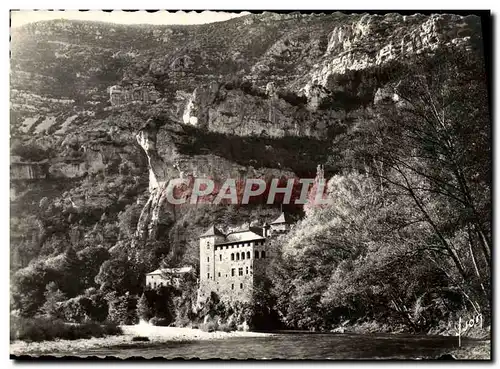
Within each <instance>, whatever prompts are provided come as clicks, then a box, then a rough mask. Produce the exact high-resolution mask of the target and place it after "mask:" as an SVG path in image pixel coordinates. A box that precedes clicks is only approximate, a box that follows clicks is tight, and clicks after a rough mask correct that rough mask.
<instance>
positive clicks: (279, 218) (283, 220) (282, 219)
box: [271, 212, 288, 224]
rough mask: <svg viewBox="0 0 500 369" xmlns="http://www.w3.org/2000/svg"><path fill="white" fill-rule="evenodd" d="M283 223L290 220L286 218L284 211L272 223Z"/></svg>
mask: <svg viewBox="0 0 500 369" xmlns="http://www.w3.org/2000/svg"><path fill="white" fill-rule="evenodd" d="M282 223H288V220H287V219H286V216H285V213H283V212H282V213H281V214H280V216H279V217H278V218H276V219H275V220H274V222H272V223H271V224H282Z"/></svg>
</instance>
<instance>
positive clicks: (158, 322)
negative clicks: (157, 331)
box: [149, 316, 172, 327]
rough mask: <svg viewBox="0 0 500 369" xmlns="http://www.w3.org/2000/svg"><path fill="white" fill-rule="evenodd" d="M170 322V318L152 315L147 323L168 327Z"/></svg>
mask: <svg viewBox="0 0 500 369" xmlns="http://www.w3.org/2000/svg"><path fill="white" fill-rule="evenodd" d="M171 322H172V320H171V319H168V318H158V317H156V316H155V317H153V318H151V319H150V320H149V324H152V325H156V326H159V327H168V326H169V325H170V323H171Z"/></svg>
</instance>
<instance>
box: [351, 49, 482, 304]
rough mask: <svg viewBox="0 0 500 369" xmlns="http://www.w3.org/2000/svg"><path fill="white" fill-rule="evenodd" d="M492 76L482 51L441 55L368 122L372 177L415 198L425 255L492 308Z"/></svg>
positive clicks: (418, 69) (410, 73) (422, 63)
mask: <svg viewBox="0 0 500 369" xmlns="http://www.w3.org/2000/svg"><path fill="white" fill-rule="evenodd" d="M486 87H487V86H486V76H485V72H484V68H483V65H482V60H481V58H480V57H479V55H478V54H477V53H474V52H472V53H471V52H465V51H460V50H456V51H455V52H454V53H452V54H450V53H446V52H440V53H437V54H436V55H435V56H434V58H431V59H429V58H426V59H423V60H419V61H418V62H417V63H416V65H412V66H411V67H409V68H408V70H407V73H406V74H405V75H403V78H402V80H401V81H400V82H399V83H398V84H397V85H395V86H394V92H395V93H396V94H397V95H398V96H399V99H400V103H399V104H398V106H395V107H394V106H393V107H383V108H382V109H380V111H379V113H380V114H379V117H378V119H375V120H374V121H373V122H371V124H368V125H366V126H365V127H364V130H363V132H362V134H361V136H364V139H363V142H364V143H367V144H365V145H362V150H360V152H361V155H362V156H363V157H364V160H366V162H368V163H373V165H372V167H373V174H375V175H376V176H377V177H378V178H380V179H381V181H382V182H383V183H384V184H385V185H387V186H388V189H389V190H390V191H396V192H398V193H399V195H400V196H403V197H406V198H408V199H409V200H410V204H409V205H410V206H411V207H412V208H413V209H414V211H415V212H416V213H417V214H419V216H418V218H419V221H421V222H423V223H425V224H426V225H427V226H428V227H429V229H430V230H431V232H432V237H431V238H429V239H428V242H427V248H426V254H427V258H428V260H429V261H431V262H434V263H435V265H438V266H439V265H440V264H442V258H443V257H445V258H446V259H447V260H449V261H450V263H451V264H450V266H451V269H448V270H444V269H443V271H444V272H445V273H446V274H447V276H448V278H449V280H450V281H451V283H452V284H453V285H454V286H456V287H458V288H460V289H461V291H462V294H463V296H464V297H465V299H466V301H468V303H469V307H470V308H472V309H474V310H476V311H480V310H483V311H484V312H487V311H489V289H490V287H489V279H490V268H491V245H492V244H491V224H490V223H491V217H490V212H491V194H490V192H491V172H490V164H491V158H490V155H491V153H490V151H491V150H490V143H489V136H490V135H489V132H490V123H489V112H488V96H487V90H486Z"/></svg>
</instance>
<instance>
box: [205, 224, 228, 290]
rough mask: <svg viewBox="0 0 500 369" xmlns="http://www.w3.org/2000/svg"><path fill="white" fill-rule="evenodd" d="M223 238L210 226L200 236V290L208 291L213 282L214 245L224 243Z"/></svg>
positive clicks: (221, 234)
mask: <svg viewBox="0 0 500 369" xmlns="http://www.w3.org/2000/svg"><path fill="white" fill-rule="evenodd" d="M224 240H225V236H224V234H223V233H222V232H221V231H219V230H218V229H217V228H216V227H215V226H213V225H212V226H211V227H210V228H209V229H208V230H207V231H206V232H205V233H203V234H202V235H201V236H200V289H201V290H206V291H207V290H208V291H209V290H210V287H211V286H212V285H214V281H215V245H216V244H217V243H220V242H224Z"/></svg>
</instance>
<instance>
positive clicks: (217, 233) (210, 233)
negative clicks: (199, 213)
mask: <svg viewBox="0 0 500 369" xmlns="http://www.w3.org/2000/svg"><path fill="white" fill-rule="evenodd" d="M209 236H222V237H225V236H224V233H222V232H221V231H219V230H218V229H217V228H216V227H215V226H214V225H212V226H211V227H210V228H208V229H207V231H206V232H205V233H203V234H202V235H201V236H200V237H209Z"/></svg>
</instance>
